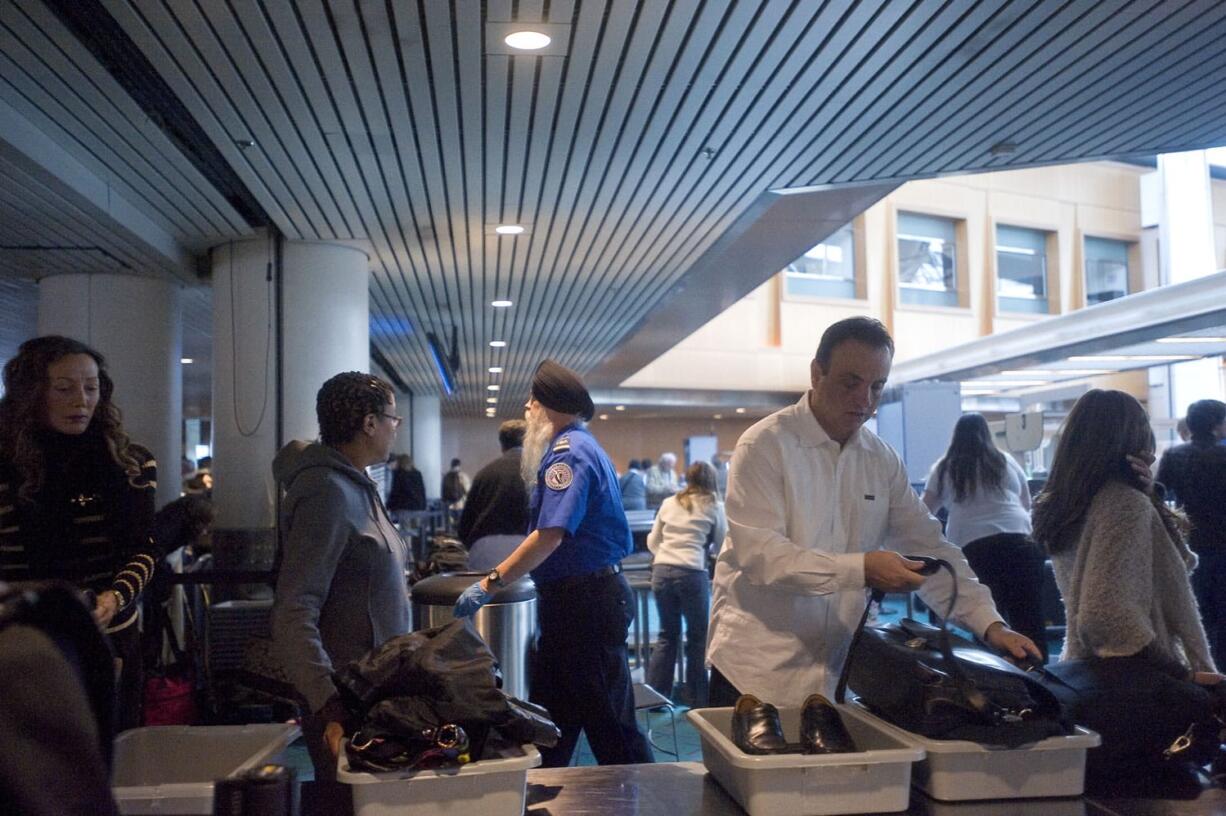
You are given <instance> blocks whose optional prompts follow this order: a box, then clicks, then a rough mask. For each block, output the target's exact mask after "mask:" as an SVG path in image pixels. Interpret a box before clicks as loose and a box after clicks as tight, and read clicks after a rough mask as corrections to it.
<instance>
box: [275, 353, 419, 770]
mask: <svg viewBox="0 0 1226 816" xmlns="http://www.w3.org/2000/svg"><path fill="white" fill-rule="evenodd" d="M315 412H316V415H317V417H318V419H319V431H320V440H321V441H320V442H317V443H306V442H298V441H295V442H291V443H289V444H288V445H286V446H285V447H284V448H282V449H281V451H280V452H279V453H278V454H277V456H276V459H275V460H274V461H273V466H272V469H273V475H274V476H275V477H276V479H277V482H278V483H279V484H281V485H282V486H283V487H284V489H285V499H284V501H283V502H282V505H281V507H282V513H281V518H280V520H279V523H280V526H281V542H282V552H281V569H280V573H279V575H278V577H277V589H276V596H275V598H274V600H273V609H272V634H273V645H274V648H275V650H276V654H277V657H278V659H279V660H280V662H281V664H282V666H283V667H284V669H285V671H286V673H287V674H288V675H289V678H290V681H291V682H292V683H293V685H294V688H295V689H296V690H297V692H298V694H299V695H300V696H301V697H302V702H303V718H302V730H303V734H304V736H305V737H306V741H307V748H308V750H309V751H310V753H311V761H312V762H313V763H314V765H315V778H316V779H321V780H331V779H334V778H335V775H336V754H337V752H338V751H339V748H340V741H341V738H342V737H343V736H344V734H345V732H346V731H347V730H350V726H351V725H352V724H350V723H347V722H346V714H345V709H344V706H343V705H341V702H340V698H339V696H338V695H337V690H336V686H335V685H334V684H333V682H332V671H333V667H336V668H337V669H340V668H342V667H344V666H345V665H346V664H348V663H349V662H351V661H353V660H356V659H358V658H360V657H362V656H363V655H364V654H366V653H367V652H368V651H370V650H371V649H373V648H374V647H376V646H379V645H381V644H382V643H383V642H384V641H386V640H388V639H389V638H392V637H395V636H396V635H401V634H404V633H405V632H408V631H409V630H410V629H411V625H410V615H409V602H408V590H407V587H406V584H405V579H404V567H405V562H406V560H407V557H408V548H407V546H406V544H405V542H404V540H403V539H402V538H401V537H400V533H399V532H397V530H396V528H395V526H394V525H393V524H392V521H391V519H390V518H389V517H388V513H387V510H386V508H385V507H384V506H383V501H382V499H381V498H380V496H379V490H378V488H377V487H376V485H375V483H374V482H373V481H371V479H370V478H369V477H368V476H367V475H366V472H365V469H366V468H367V467H369V466H371V465H374V464H376V463H379V462H384V461H386V460H387V456H388V453H389V452H390V451H391V448H392V444H393V442H394V441H395V438H396V427H397V426H398V425H399V424H400V417H398V416H396V398H395V396H394V395H393V393H392V389H391V386H389V385H388V384H387V383H386V382H384V381H383V380H381V379H379V378H378V377H374V376H371V375H369V374H362V373H360V372H346V373H343V374H337V375H336V376H335V377H333V378H332V379H330V380H328V381H327V382H326V383H324V384H323V387H321V388H320V389H319V393H318V394H317V395H316V398H315Z"/></svg>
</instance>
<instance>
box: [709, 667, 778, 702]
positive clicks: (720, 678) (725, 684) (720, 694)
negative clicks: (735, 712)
mask: <svg viewBox="0 0 1226 816" xmlns="http://www.w3.org/2000/svg"><path fill="white" fill-rule="evenodd" d="M740 696H741V691H740V689H738V688H737V687H736V686H734V685H732V683H730V682H729V681H728V678H727V677H724V675H723V674H722V673H720V670H719V669H717V668H715V667H714V666H712V667H711V687H710V689H709V690H708V697H709V698H710V700H711V706H712V707H713V708H731V707H732V706H734V705H736V701H737V698H738V697H740ZM766 702H768V703H769V702H770V700H767V701H766Z"/></svg>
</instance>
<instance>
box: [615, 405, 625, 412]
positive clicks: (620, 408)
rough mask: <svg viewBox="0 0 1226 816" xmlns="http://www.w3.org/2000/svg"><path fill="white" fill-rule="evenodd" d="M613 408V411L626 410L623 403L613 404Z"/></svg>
mask: <svg viewBox="0 0 1226 816" xmlns="http://www.w3.org/2000/svg"><path fill="white" fill-rule="evenodd" d="M613 410H614V411H624V410H626V406H624V405H614V406H613Z"/></svg>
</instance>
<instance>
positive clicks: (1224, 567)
mask: <svg viewBox="0 0 1226 816" xmlns="http://www.w3.org/2000/svg"><path fill="white" fill-rule="evenodd" d="M1198 543H1199V542H1198V541H1197V536H1196V533H1195V531H1193V535H1192V549H1193V550H1194V551H1195V552H1196V557H1197V558H1199V559H1200V563H1199V564H1198V565H1197V567H1196V571H1195V572H1193V573H1192V590H1193V592H1195V593H1196V603H1197V604H1198V606H1199V607H1200V617H1201V621H1202V622H1203V623H1204V625H1205V634H1206V635H1208V637H1209V649H1210V651H1211V652H1212V654H1213V662H1214V663H1216V664H1217V666H1218V670H1219V671H1220V670H1221V669H1222V667H1223V665H1226V549H1224V548H1223V546H1222V545H1220V544H1219V545H1217V546H1212V545H1210V546H1201V547H1197V546H1196V545H1197V544H1198Z"/></svg>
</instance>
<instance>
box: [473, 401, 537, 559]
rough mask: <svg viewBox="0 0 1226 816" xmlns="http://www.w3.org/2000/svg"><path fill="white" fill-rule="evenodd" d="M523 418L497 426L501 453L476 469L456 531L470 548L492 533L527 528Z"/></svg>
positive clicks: (511, 532) (520, 532)
mask: <svg viewBox="0 0 1226 816" xmlns="http://www.w3.org/2000/svg"><path fill="white" fill-rule="evenodd" d="M526 428H527V424H526V423H525V422H524V421H523V420H522V419H509V420H507V421H506V422H504V423H502V424H501V425H499V426H498V445H499V446H500V447H501V448H502V456H499V457H498V458H497V459H495V460H494V461H492V462H490V463H489V464H487V465H486V466H485V467H483V468H481V470H479V471H477V475H476V477H475V478H474V479H473V484H472V487H471V488H469V490H468V498H467V499H466V500H465V502H464V511H463V512H462V513H461V514H460V525H459V527H458V528H457V530H456V534H457V536H458V537H459V539H460V541H461V542H462V543H463V544H464V546H465V547H466V548H468V549H470V550H471V549H472V546H473V544H474V543H476V542H477V540H478V539H481V538H484V537H485V536H489V535H514V536H520V537H521V538H522V537H523V536H524V535H526V534H527V532H528V489H527V487H525V486H524V477H523V476H522V475H521V474H520V472H519V463H520V458H521V456H522V454H523V445H524V430H525V429H526Z"/></svg>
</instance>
